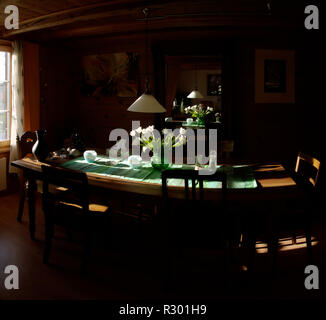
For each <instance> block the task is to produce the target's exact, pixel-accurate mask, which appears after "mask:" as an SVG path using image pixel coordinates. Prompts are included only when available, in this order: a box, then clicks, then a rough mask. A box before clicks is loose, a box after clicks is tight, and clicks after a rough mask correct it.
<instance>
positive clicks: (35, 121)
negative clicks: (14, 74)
mask: <svg viewBox="0 0 326 320" xmlns="http://www.w3.org/2000/svg"><path fill="white" fill-rule="evenodd" d="M23 57H24V129H25V131H35V130H38V129H39V128H40V67H39V45H38V44H35V43H30V42H26V41H24V47H23Z"/></svg>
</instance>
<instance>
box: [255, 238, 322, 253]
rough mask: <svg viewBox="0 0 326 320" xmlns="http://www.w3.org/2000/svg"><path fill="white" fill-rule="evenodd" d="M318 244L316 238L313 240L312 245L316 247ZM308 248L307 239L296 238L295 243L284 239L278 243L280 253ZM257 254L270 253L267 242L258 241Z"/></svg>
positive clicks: (289, 239) (290, 239)
mask: <svg viewBox="0 0 326 320" xmlns="http://www.w3.org/2000/svg"><path fill="white" fill-rule="evenodd" d="M317 244H318V241H317V240H316V238H315V237H312V238H311V245H312V246H315V245H317ZM306 247H307V243H306V237H302V236H300V237H296V241H295V243H294V242H293V239H292V238H282V239H279V241H278V250H279V251H291V250H297V249H303V248H306ZM256 252H257V253H259V254H264V253H268V245H267V243H266V242H262V241H257V242H256Z"/></svg>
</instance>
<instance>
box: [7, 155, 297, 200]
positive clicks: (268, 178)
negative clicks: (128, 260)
mask: <svg viewBox="0 0 326 320" xmlns="http://www.w3.org/2000/svg"><path fill="white" fill-rule="evenodd" d="M11 164H12V165H13V166H15V167H17V168H20V169H23V170H24V171H25V172H27V173H28V174H29V175H33V177H34V178H35V179H42V169H41V165H43V164H44V165H51V164H49V163H42V162H39V161H37V160H35V159H33V158H32V157H26V158H23V159H20V160H16V161H13V162H12V163H11ZM54 165H55V164H54ZM247 165H249V166H252V169H253V172H254V176H255V179H256V182H257V184H258V187H257V188H254V189H228V193H230V194H232V195H233V196H234V195H237V196H236V199H241V198H243V199H246V198H248V197H250V198H252V196H253V197H256V198H257V197H258V198H261V199H262V200H263V199H264V198H266V199H274V198H275V199H282V198H288V197H298V196H300V195H301V191H300V190H299V189H298V187H297V185H296V183H295V181H294V180H293V179H292V177H291V175H290V173H289V172H287V171H286V170H285V168H284V167H283V166H282V165H281V164H279V163H274V164H247ZM87 177H88V182H89V185H90V186H95V187H100V188H107V189H113V190H119V191H124V192H131V193H137V194H143V195H149V196H159V197H161V195H162V190H161V188H162V187H161V184H159V183H149V182H144V181H134V180H125V179H121V178H119V177H113V176H103V175H100V174H97V173H92V172H87ZM182 190H183V188H182V187H180V186H171V191H172V194H173V195H172V196H173V197H176V198H181V197H182V194H183V191H182ZM210 192H214V193H215V194H216V189H215V190H213V189H209V191H208V193H210Z"/></svg>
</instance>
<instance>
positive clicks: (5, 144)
mask: <svg viewBox="0 0 326 320" xmlns="http://www.w3.org/2000/svg"><path fill="white" fill-rule="evenodd" d="M0 51H4V52H9V53H10V77H9V139H8V140H3V141H0V152H5V151H9V148H10V137H11V115H12V47H11V46H10V45H6V44H1V42H0Z"/></svg>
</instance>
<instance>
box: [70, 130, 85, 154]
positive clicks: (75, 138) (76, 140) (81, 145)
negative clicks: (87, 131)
mask: <svg viewBox="0 0 326 320" xmlns="http://www.w3.org/2000/svg"><path fill="white" fill-rule="evenodd" d="M71 141H72V149H77V150H79V151H80V152H83V151H85V149H86V147H85V141H84V138H83V137H82V136H81V135H80V134H79V133H74V134H72V135H71Z"/></svg>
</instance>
